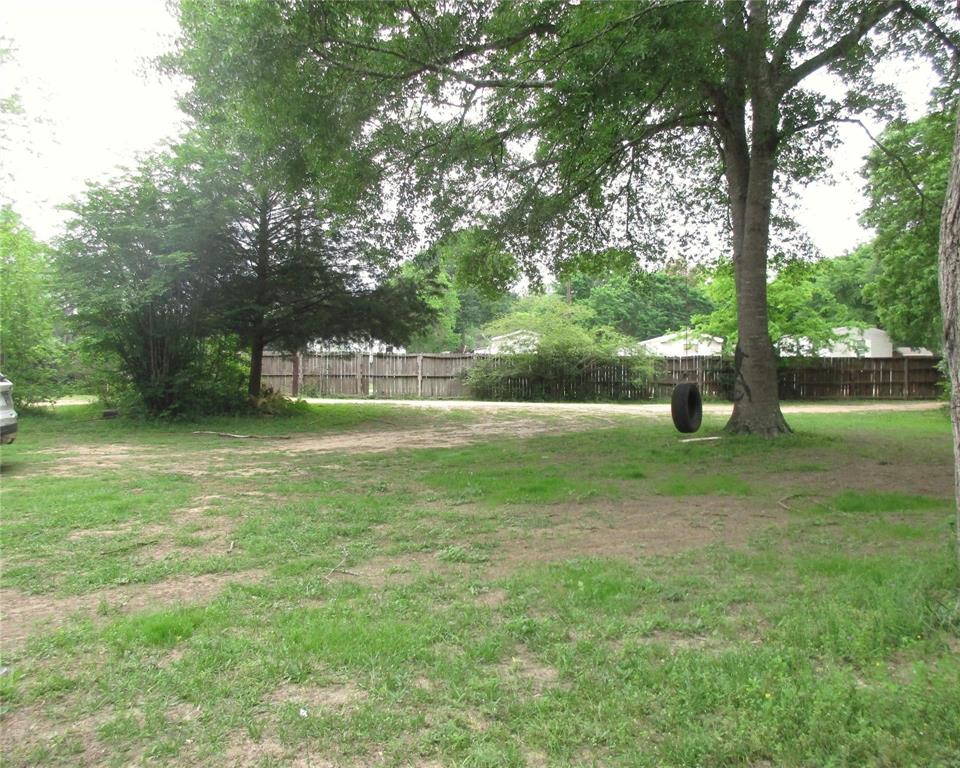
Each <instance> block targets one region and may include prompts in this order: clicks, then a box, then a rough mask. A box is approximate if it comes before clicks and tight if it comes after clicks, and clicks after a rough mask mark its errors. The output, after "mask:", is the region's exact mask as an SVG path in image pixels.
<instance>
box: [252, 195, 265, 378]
mask: <svg viewBox="0 0 960 768" xmlns="http://www.w3.org/2000/svg"><path fill="white" fill-rule="evenodd" d="M259 214H260V215H259V221H258V226H257V261H256V266H255V270H256V292H255V302H256V307H257V317H256V328H257V332H256V333H254V334H253V338H252V339H251V341H250V381H249V383H248V385H247V393H248V394H249V395H250V397H260V385H261V379H262V378H263V348H264V346H266V340H265V338H264V320H265V317H266V309H267V282H268V280H269V275H268V272H269V269H270V200H269V198H268V197H267V196H264V197H263V198H262V199H261V201H260V211H259Z"/></svg>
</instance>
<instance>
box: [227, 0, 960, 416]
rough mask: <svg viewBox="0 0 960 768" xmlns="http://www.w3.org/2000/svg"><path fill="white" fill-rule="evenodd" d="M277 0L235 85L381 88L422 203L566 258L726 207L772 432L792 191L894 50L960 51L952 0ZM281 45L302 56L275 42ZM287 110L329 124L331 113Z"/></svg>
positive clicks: (387, 160)
mask: <svg viewBox="0 0 960 768" xmlns="http://www.w3.org/2000/svg"><path fill="white" fill-rule="evenodd" d="M236 8H239V9H240V10H236ZM246 9H247V6H246V5H243V6H238V7H235V8H234V9H233V10H231V11H229V13H230V14H231V15H233V16H246V15H251V14H250V12H249V11H248V10H246ZM278 15H282V19H280V20H279V21H278V20H276V19H274V20H273V21H272V23H271V25H270V26H269V27H268V30H267V32H266V33H265V34H264V35H261V34H260V30H259V29H245V28H239V27H234V28H233V29H232V30H231V31H232V32H234V33H236V36H235V37H231V38H230V39H229V41H228V44H227V45H225V46H223V47H224V48H225V49H226V50H228V51H242V52H243V55H244V56H246V57H248V59H247V70H246V71H245V72H243V73H241V74H240V76H235V77H234V78H233V80H231V82H230V87H231V88H233V87H235V86H236V87H238V88H240V89H242V90H244V91H245V92H246V93H248V94H250V96H251V98H250V99H249V103H250V104H251V105H252V106H251V109H253V110H255V111H256V112H257V114H258V115H269V114H274V113H273V112H271V111H270V110H271V103H270V101H269V99H268V100H267V101H265V102H264V105H263V106H264V109H259V108H258V107H257V105H256V98H255V96H256V94H258V93H260V92H261V91H263V90H264V83H266V82H273V83H280V84H282V85H283V86H284V88H283V91H282V92H286V90H287V89H290V88H291V87H292V88H293V89H294V90H296V92H298V93H306V94H310V93H314V92H318V91H320V92H322V91H324V89H325V88H329V87H330V84H331V83H333V82H335V83H337V84H338V85H339V86H341V87H342V86H343V84H344V82H345V81H347V79H350V83H351V85H350V87H349V88H345V90H349V91H351V92H352V91H365V92H367V93H370V94H375V96H376V97H377V100H378V102H377V115H376V118H375V119H371V120H370V121H368V128H369V130H368V132H367V134H366V135H365V139H366V141H365V146H369V147H373V148H376V150H379V151H380V152H381V156H382V158H383V161H382V167H383V169H384V172H385V173H388V174H391V173H392V175H393V178H394V179H395V181H396V185H395V188H396V189H397V190H398V195H399V196H400V200H401V203H402V204H401V205H400V210H401V211H403V212H407V211H415V210H417V203H418V202H420V201H422V199H423V195H424V194H425V193H428V192H430V193H435V200H436V202H437V207H436V212H437V216H438V220H439V221H440V223H441V225H443V223H444V222H446V221H450V220H452V219H453V218H456V217H457V216H459V215H460V214H463V215H464V216H467V215H468V214H469V216H467V217H468V218H472V219H473V220H477V219H479V220H481V221H482V222H483V223H484V225H485V228H487V229H489V230H495V231H497V232H499V233H501V235H502V237H503V238H504V239H505V240H506V241H507V242H508V243H509V244H510V247H509V248H508V250H509V251H510V252H512V253H515V254H519V255H520V256H521V257H523V258H524V259H525V260H526V259H530V258H532V255H533V254H535V253H543V252H547V253H551V254H553V258H554V261H555V262H556V263H562V261H563V258H564V255H565V254H568V253H571V252H581V251H584V250H597V249H600V248H604V247H607V246H609V245H610V244H611V241H618V240H619V241H621V242H624V243H628V244H631V245H633V246H634V247H635V249H636V251H637V252H638V253H640V254H641V257H642V258H644V259H645V260H654V261H656V260H663V258H664V254H665V250H664V249H665V243H664V242H663V238H662V236H661V235H662V233H663V232H665V231H670V230H674V231H675V228H674V227H671V226H670V225H671V224H677V223H684V222H686V223H687V224H688V225H690V224H694V225H695V226H694V227H690V226H688V227H687V231H690V230H691V229H695V230H696V229H702V225H703V223H704V222H705V221H707V220H709V219H707V218H706V217H707V213H705V212H704V211H717V210H719V208H718V207H717V206H718V204H719V206H720V208H723V209H725V210H724V211H723V213H724V214H725V217H722V218H726V219H728V220H729V225H730V229H731V236H730V251H731V252H732V257H733V264H734V280H735V287H736V292H737V312H738V340H739V341H738V345H739V346H738V354H737V356H736V367H737V383H736V394H735V401H736V402H735V408H734V413H733V416H732V418H731V420H730V423H729V425H728V427H729V428H730V429H731V430H734V431H742V432H752V433H757V434H763V435H774V434H778V433H781V432H784V431H787V430H788V428H787V425H786V422H785V421H784V419H783V416H782V414H781V412H780V408H779V403H778V400H777V378H776V358H775V354H774V350H773V347H772V344H771V342H770V337H769V333H768V323H767V320H768V318H767V295H766V286H767V265H768V252H769V251H770V243H771V222H773V221H776V222H778V223H779V222H782V221H783V219H782V217H780V216H779V215H778V214H776V212H775V209H774V202H775V198H776V197H777V194H776V192H777V191H778V190H780V191H782V190H783V189H784V188H785V187H786V186H787V185H788V184H790V183H792V182H793V181H795V180H798V179H800V180H802V179H808V178H811V177H813V176H814V175H816V174H817V173H818V172H819V171H820V170H822V158H823V157H825V154H824V153H823V151H822V150H823V147H824V146H825V145H828V144H829V143H830V142H831V141H833V140H834V138H835V134H834V133H833V131H832V125H833V124H834V123H835V122H836V121H838V120H844V119H853V118H855V116H856V115H857V114H859V113H862V112H863V111H864V110H866V109H869V108H874V107H876V108H880V109H884V108H887V107H889V106H890V103H891V98H890V94H889V92H888V91H886V90H885V89H884V88H882V87H881V86H880V85H878V84H877V83H876V81H875V80H874V79H873V77H872V75H873V70H874V65H875V64H876V63H877V62H878V61H880V60H881V59H882V58H884V57H885V56H887V55H894V54H896V53H901V52H902V53H908V54H909V53H916V52H918V51H923V52H924V53H928V54H930V55H933V56H935V57H936V56H939V57H940V58H939V59H938V64H942V65H943V67H944V68H946V67H947V66H950V65H949V64H947V63H946V62H945V57H946V53H945V52H955V51H956V50H957V46H956V39H957V29H956V20H955V19H954V18H953V9H952V3H951V2H948V1H947V0H928V1H927V2H920V0H916V2H910V1H908V0H897V1H893V0H889V1H886V2H877V1H876V0H849V1H848V2H844V3H817V2H815V0H800V1H799V2H795V1H792V0H791V1H789V2H788V1H787V0H771V1H770V2H765V1H764V0H744V1H743V2H723V3H719V2H717V3H687V2H653V1H652V0H651V1H649V2H640V3H635V4H624V3H621V2H593V3H558V2H507V1H506V0H504V1H502V2H495V3H459V4H453V5H451V4H446V3H441V4H437V3H434V2H427V1H426V0H423V2H416V1H415V2H410V3H390V4H385V3H384V4H367V3H309V4H297V5H292V6H289V7H284V10H283V13H282V14H278ZM264 39H266V40H267V43H266V45H265V44H264V42H263V41H264ZM274 46H279V47H280V48H281V49H282V50H284V51H286V52H287V57H288V58H287V60H286V61H287V62H289V65H283V64H282V65H281V66H279V67H277V65H276V63H275V62H274V60H273V59H268V58H266V57H261V56H260V53H261V51H262V50H264V49H265V48H266V50H268V51H269V50H273V47H274ZM828 68H829V69H830V70H831V71H832V72H833V74H835V75H836V76H838V77H839V78H840V79H841V80H842V81H843V82H844V83H845V84H846V85H847V90H846V92H845V94H844V95H843V96H841V97H839V98H829V97H827V96H825V95H823V94H821V93H819V92H817V91H814V90H812V89H809V88H805V87H804V83H805V82H807V81H808V78H810V76H811V75H813V74H814V73H816V72H819V71H821V70H824V69H828ZM231 71H232V72H233V73H234V75H236V70H235V69H233V70H231ZM249 72H253V73H254V74H253V75H251V76H249V77H247V76H246V73H249ZM276 90H277V91H281V89H280V88H277V89H276ZM288 118H289V120H288ZM258 119H260V120H263V119H264V118H262V117H260V118H258ZM278 120H279V121H281V122H283V123H285V124H289V125H290V126H296V127H298V128H299V130H300V132H301V133H303V134H309V133H310V132H311V126H312V125H313V124H314V123H315V116H312V115H311V114H309V113H306V112H302V111H297V113H296V114H294V113H293V112H292V111H291V110H285V111H283V112H281V113H278ZM291 130H292V128H291ZM721 180H722V181H721ZM718 190H719V191H718ZM774 234H775V235H779V236H780V237H782V238H786V237H787V236H789V234H790V232H789V229H788V228H787V227H784V226H780V227H777V229H776V230H775V232H774ZM775 255H776V254H775ZM556 263H555V266H556ZM530 272H531V273H535V270H534V269H531V270H530Z"/></svg>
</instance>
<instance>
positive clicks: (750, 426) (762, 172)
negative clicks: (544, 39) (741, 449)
mask: <svg viewBox="0 0 960 768" xmlns="http://www.w3.org/2000/svg"><path fill="white" fill-rule="evenodd" d="M757 66H758V67H762V66H764V64H763V63H762V62H760V63H758V65H757ZM756 90H757V91H761V92H763V91H764V88H763V87H762V84H760V85H758V86H756ZM760 96H765V97H766V98H762V97H761V98H754V100H753V130H752V132H751V134H752V135H751V137H750V140H749V144H748V142H747V134H746V130H745V126H744V122H745V109H744V106H743V104H742V103H740V104H738V105H736V107H735V109H732V110H730V111H727V112H726V113H725V115H724V119H725V122H726V131H725V135H724V153H723V154H724V157H723V161H724V168H725V172H726V177H727V188H728V192H729V196H730V219H731V221H730V223H731V226H732V228H733V265H734V282H735V285H736V293H737V330H738V341H737V349H736V356H735V358H734V374H735V378H734V390H733V402H734V405H733V414H732V415H731V416H730V420H729V421H728V422H727V426H726V430H727V431H728V432H732V433H735V434H751V435H761V436H763V437H775V436H777V435H781V434H785V433H788V432H790V427H789V426H787V422H786V420H785V419H784V418H783V413H782V411H781V410H780V397H779V392H778V380H777V356H776V354H775V353H774V349H773V344H772V343H771V341H770V329H769V325H768V313H767V248H768V246H769V243H770V209H771V207H772V203H773V181H774V173H775V172H776V162H777V160H776V158H777V141H778V136H777V122H778V115H777V110H776V107H775V106H774V99H773V98H772V94H771V93H770V92H769V90H766V91H765V92H763V93H761V94H760Z"/></svg>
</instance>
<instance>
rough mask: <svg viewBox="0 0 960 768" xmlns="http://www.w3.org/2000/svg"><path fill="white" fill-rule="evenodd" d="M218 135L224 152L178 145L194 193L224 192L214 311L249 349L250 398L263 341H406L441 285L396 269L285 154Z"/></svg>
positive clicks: (288, 344)
mask: <svg viewBox="0 0 960 768" xmlns="http://www.w3.org/2000/svg"><path fill="white" fill-rule="evenodd" d="M216 135H218V136H219V138H220V143H219V147H220V148H219V149H216V150H214V149H212V148H211V146H210V143H209V141H207V142H206V143H203V144H201V146H200V148H199V149H196V148H192V147H190V146H189V145H185V146H183V147H181V148H180V150H179V151H180V153H181V154H182V155H184V154H186V155H187V156H188V157H189V163H187V164H186V165H187V166H188V167H189V168H190V169H191V173H192V174H193V175H194V176H196V177H197V178H198V179H199V181H198V182H197V189H196V194H197V195H198V196H199V197H201V198H206V199H210V200H216V199H218V198H220V197H222V198H223V206H224V208H225V210H226V211H227V213H228V217H229V218H228V221H227V222H226V226H225V227H224V228H223V229H222V231H221V233H220V242H221V243H222V248H220V249H219V251H218V252H217V253H215V254H213V261H214V263H213V267H214V269H216V271H217V283H218V285H217V290H216V291H215V293H214V311H215V313H216V315H217V322H218V323H220V324H221V325H222V327H223V329H224V330H226V331H230V332H233V333H235V334H237V336H239V338H240V339H241V340H242V341H243V343H244V344H245V345H247V348H248V349H249V350H250V372H249V381H248V393H249V394H250V396H251V397H257V396H259V394H260V386H261V378H262V370H263V352H264V349H265V348H266V347H267V346H271V345H272V346H276V347H280V348H283V349H288V350H294V349H298V348H300V347H301V346H303V345H304V344H306V343H307V342H309V341H313V340H316V339H326V340H348V339H354V338H370V337H375V338H377V339H379V340H381V341H384V342H387V343H390V344H401V343H403V342H405V341H406V340H407V339H408V338H409V336H410V334H411V333H413V332H414V331H415V330H416V329H418V328H419V327H421V326H422V325H423V324H425V323H426V322H427V321H428V320H429V319H430V318H431V317H432V315H433V312H434V311H435V309H436V308H435V307H431V306H430V304H429V302H428V298H430V295H433V294H435V293H436V291H435V289H434V288H433V287H432V286H430V285H422V284H418V283H417V282H415V281H414V280H413V279H411V278H412V277H413V275H407V276H404V275H401V274H397V273H395V270H394V269H393V265H392V262H393V259H392V257H391V255H390V254H389V253H387V252H386V251H385V249H384V248H383V247H381V246H379V245H377V244H375V243H372V242H371V241H370V239H369V238H368V237H367V235H368V233H367V232H366V231H364V229H363V228H362V227H360V226H357V225H356V224H355V223H354V222H353V221H352V220H351V218H349V216H347V215H343V214H342V213H341V209H339V208H338V207H337V206H336V205H335V204H334V203H333V201H332V200H331V196H330V195H328V194H326V191H325V190H323V189H322V188H319V187H317V186H316V185H315V184H313V183H311V182H310V180H309V179H305V180H304V182H303V183H302V184H300V185H297V186H294V185H293V184H291V183H290V182H289V180H285V178H284V176H283V174H282V173H281V172H280V169H279V168H278V166H279V164H280V159H279V158H278V157H277V156H275V155H274V154H273V153H272V152H266V151H258V148H257V145H256V143H255V142H253V141H251V142H249V143H243V142H239V141H237V142H236V143H234V144H231V143H230V141H231V139H234V140H235V138H236V134H233V136H231V135H229V134H225V132H218V134H216ZM224 147H225V148H226V151H225V152H224V150H223V148H224ZM181 162H183V161H182V160H181ZM348 210H349V209H348Z"/></svg>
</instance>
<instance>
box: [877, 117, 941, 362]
mask: <svg viewBox="0 0 960 768" xmlns="http://www.w3.org/2000/svg"><path fill="white" fill-rule="evenodd" d="M953 115H954V109H953V108H952V107H951V108H948V109H945V110H943V111H940V112H936V113H933V114H930V115H927V116H925V117H923V118H921V119H919V120H916V121H914V122H912V123H903V122H898V123H894V124H893V125H891V126H890V127H889V128H887V130H886V131H884V132H883V134H882V135H881V136H880V143H881V145H882V147H883V148H882V149H880V148H877V149H874V150H873V151H872V152H871V153H870V156H869V158H868V160H867V164H866V168H865V175H866V178H867V195H868V198H869V200H870V203H869V206H868V207H867V210H866V212H865V213H864V214H863V221H864V223H865V224H868V225H869V226H871V227H873V228H875V229H876V232H877V234H876V237H875V238H874V240H873V242H872V243H871V245H870V248H871V250H872V252H873V254H874V256H875V258H876V263H877V268H876V273H875V275H874V277H873V279H872V280H871V281H870V282H869V283H867V285H866V288H865V290H864V294H865V296H866V297H868V298H869V300H870V301H871V302H872V303H873V304H874V305H875V306H876V308H877V317H878V319H879V322H880V324H881V325H882V326H883V327H884V328H885V329H886V330H887V331H889V333H890V335H891V336H893V337H894V338H895V339H897V341H899V342H901V343H903V344H907V345H910V346H926V347H930V348H931V349H939V348H940V345H941V339H942V326H941V316H940V306H939V296H938V289H937V245H938V242H939V237H940V210H941V208H942V206H943V199H944V193H945V190H946V186H947V175H948V172H949V170H950V154H951V149H952V146H953Z"/></svg>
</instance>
